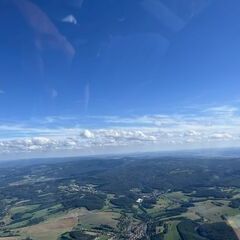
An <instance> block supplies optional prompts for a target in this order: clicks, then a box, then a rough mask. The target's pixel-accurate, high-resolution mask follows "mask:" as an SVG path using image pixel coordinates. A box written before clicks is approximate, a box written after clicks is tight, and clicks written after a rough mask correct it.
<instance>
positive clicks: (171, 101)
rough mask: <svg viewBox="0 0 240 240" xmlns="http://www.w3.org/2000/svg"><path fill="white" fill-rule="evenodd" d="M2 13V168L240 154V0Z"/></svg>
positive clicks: (4, 5)
mask: <svg viewBox="0 0 240 240" xmlns="http://www.w3.org/2000/svg"><path fill="white" fill-rule="evenodd" d="M0 9H1V10H0V11H1V14H0V25H1V29H2V30H1V31H2V33H1V36H0V51H1V56H0V109H1V111H0V153H1V154H0V155H1V156H0V158H1V159H7V158H16V156H21V157H32V156H34V157H35V156H58V155H62V154H63V152H64V153H65V154H66V155H81V154H92V153H110V152H130V151H140V150H144V151H151V150H154V151H155V150H156V151H158V150H159V151H160V150H169V149H170V150H175V149H185V148H202V147H228V146H239V140H240V139H239V136H240V129H239V123H240V115H239V100H240V94H239V87H240V83H239V76H240V66H239V65H240V54H239V50H240V46H239V40H240V28H239V21H240V2H239V1H237V0H232V1H224V0H218V1H216V0H184V1H183V0H182V1H179V0H171V1H166V0H132V1H127V0H123V1H117V0H115V1H110V0H102V1H98V0H68V1H66V0H61V1H51V2H50V3H49V1H43V0H41V1H40V0H21V1H14V0H9V1H2V2H0Z"/></svg>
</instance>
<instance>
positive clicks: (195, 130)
mask: <svg viewBox="0 0 240 240" xmlns="http://www.w3.org/2000/svg"><path fill="white" fill-rule="evenodd" d="M216 112H217V114H216ZM220 113H222V114H220ZM226 113H228V114H226ZM229 114H230V115H229ZM77 119H78V118H77V117H72V116H68V117H66V118H65V117H64V116H54V117H50V118H44V121H40V122H39V126H40V127H39V126H34V127H33V126H31V127H28V124H27V123H25V124H18V125H14V124H2V125H1V124H0V135H1V136H2V139H0V153H16V154H17V153H35V152H41V153H43V152H46V153H49V152H53V153H54V152H55V151H59V150H61V151H76V150H81V151H82V150H86V149H88V150H91V151H94V149H96V148H102V149H105V148H106V147H108V148H110V149H113V148H114V147H118V148H121V147H124V148H125V149H128V150H129V151H130V150H131V149H133V147H134V146H138V148H137V149H140V150H141V149H146V150H151V149H152V148H154V149H158V150H164V149H166V148H167V149H176V148H186V147H194V148H196V147H202V146H207V147H216V146H218V144H221V146H231V145H234V146H236V145H238V146H239V145H240V115H239V111H238V109H237V108H235V107H231V106H220V107H215V108H211V109H209V108H208V109H206V110H202V111H201V113H196V114H178V115H170V114H169V115H145V116H135V117H127V118H121V117H117V116H105V117H95V118H94V117H90V118H89V121H93V119H95V120H96V121H97V122H100V123H101V124H102V125H101V124H100V125H101V126H107V127H99V128H94V129H92V128H84V127H83V126H81V124H76V122H77ZM80 120H81V119H80V118H79V121H80ZM85 120H86V119H85ZM66 121H67V123H68V124H69V122H71V121H72V122H74V125H71V124H70V127H66V125H62V126H61V125H59V124H65V123H66ZM52 123H54V124H52ZM44 124H45V125H44ZM48 124H50V125H51V124H52V125H54V127H48ZM3 136H5V137H3Z"/></svg>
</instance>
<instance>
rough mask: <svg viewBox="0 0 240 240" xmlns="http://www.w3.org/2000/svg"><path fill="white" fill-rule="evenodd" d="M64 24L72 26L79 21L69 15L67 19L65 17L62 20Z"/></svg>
mask: <svg viewBox="0 0 240 240" xmlns="http://www.w3.org/2000/svg"><path fill="white" fill-rule="evenodd" d="M62 22H66V23H71V24H74V25H76V24H77V19H76V18H75V17H74V15H72V14H70V15H67V16H66V17H64V18H63V19H62Z"/></svg>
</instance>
